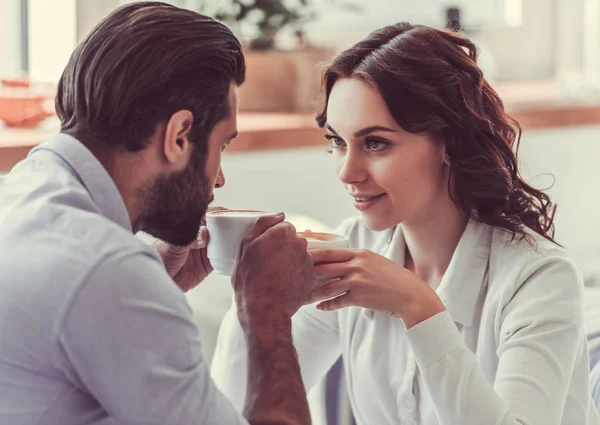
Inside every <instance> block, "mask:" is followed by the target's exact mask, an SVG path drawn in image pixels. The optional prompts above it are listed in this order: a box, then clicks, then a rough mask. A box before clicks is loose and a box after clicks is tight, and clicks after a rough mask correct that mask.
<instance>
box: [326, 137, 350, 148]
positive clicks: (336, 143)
mask: <svg viewBox="0 0 600 425" xmlns="http://www.w3.org/2000/svg"><path fill="white" fill-rule="evenodd" d="M325 138H326V139H327V140H329V141H330V142H331V147H332V148H334V149H337V148H341V147H344V146H346V142H344V141H343V140H342V139H341V138H339V137H338V136H335V135H333V134H326V135H325Z"/></svg>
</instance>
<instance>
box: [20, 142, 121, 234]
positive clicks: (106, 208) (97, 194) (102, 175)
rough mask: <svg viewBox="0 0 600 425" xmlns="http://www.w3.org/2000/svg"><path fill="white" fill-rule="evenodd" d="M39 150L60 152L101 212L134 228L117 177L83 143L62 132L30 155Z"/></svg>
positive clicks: (60, 155) (110, 218)
mask: <svg viewBox="0 0 600 425" xmlns="http://www.w3.org/2000/svg"><path fill="white" fill-rule="evenodd" d="M40 151H50V152H52V153H54V154H56V155H58V156H59V157H60V158H61V159H62V160H63V161H64V162H65V163H66V165H67V166H68V167H69V168H70V169H71V171H73V173H74V174H75V176H76V177H77V179H78V180H79V181H80V182H81V184H82V185H83V186H84V187H85V189H86V190H87V191H88V193H89V194H90V197H91V198H92V200H93V201H94V203H95V204H96V206H97V207H98V210H99V211H100V213H101V214H102V215H103V216H104V217H106V218H108V219H109V220H111V221H113V222H115V223H117V224H118V225H120V226H122V227H123V228H125V229H127V230H128V231H130V232H131V231H132V228H131V221H130V220H129V214H128V213H127V209H126V207H125V203H124V201H123V198H122V197H121V193H120V192H119V190H118V189H117V186H116V185H115V182H114V180H113V179H112V177H111V176H110V175H109V174H108V172H107V171H106V169H105V168H104V166H103V165H102V164H101V163H100V161H98V159H97V158H96V157H95V156H94V155H93V154H92V153H91V152H90V151H89V150H88V148H86V147H85V145H84V144H83V143H81V142H80V141H79V140H77V139H75V138H74V137H72V136H69V135H68V134H64V133H59V134H56V135H54V136H51V137H49V138H48V139H46V141H44V142H43V143H41V144H40V145H38V146H37V147H35V148H34V149H32V150H31V152H30V153H29V156H31V155H34V154H35V153H36V152H40Z"/></svg>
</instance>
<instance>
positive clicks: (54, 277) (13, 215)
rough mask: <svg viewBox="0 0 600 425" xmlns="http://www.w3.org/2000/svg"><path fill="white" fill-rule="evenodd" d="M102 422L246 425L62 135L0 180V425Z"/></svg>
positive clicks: (152, 264) (89, 167) (103, 184)
mask: <svg viewBox="0 0 600 425" xmlns="http://www.w3.org/2000/svg"><path fill="white" fill-rule="evenodd" d="M100 423H102V424H103V425H109V424H111V425H117V424H119V425H125V424H126V425H163V424H164V425H167V424H168V425H202V424H204V425H216V424H218V425H243V424H246V425H247V423H248V422H247V421H246V420H245V419H244V418H243V417H242V416H241V415H240V414H239V412H237V411H236V410H235V409H234V408H233V406H231V403H230V402H229V401H228V400H227V399H226V398H225V397H224V396H223V395H222V394H221V393H220V392H219V391H218V390H217V388H216V386H215V385H214V384H213V382H212V381H211V379H210V371H209V367H208V364H207V362H206V361H205V360H204V357H203V355H202V345H201V342H200V336H199V334H198V329H197V328H196V326H195V324H194V322H193V318H192V311H191V309H190V307H189V305H188V304H187V302H186V299H185V296H184V295H183V293H182V292H181V290H180V289H179V288H178V287H177V286H176V285H175V283H174V282H173V280H172V279H171V278H170V277H169V276H168V275H167V272H166V271H165V267H164V265H163V263H162V260H161V259H160V257H159V255H158V254H157V253H156V251H155V250H153V249H152V248H151V247H149V246H148V245H146V244H145V243H143V242H142V241H141V240H139V239H137V238H136V237H135V236H134V235H133V234H132V233H131V223H130V222H129V216H128V215H127V210H126V209H125V204H124V203H123V199H122V198H121V195H120V194H119V191H118V190H117V187H116V186H115V184H114V182H113V180H112V179H111V178H110V176H109V175H108V173H107V172H106V170H105V169H104V167H102V165H101V164H100V163H99V162H98V160H97V159H96V158H95V157H94V156H93V155H92V154H91V153H90V151H89V150H88V149H87V148H86V147H85V146H84V145H82V144H81V143H80V142H78V141H77V140H76V139H74V138H72V137H70V136H67V135H65V134H60V135H56V136H53V137H52V138H50V139H49V140H47V141H46V142H44V143H42V144H41V145H39V146H38V147H37V148H35V149H34V150H33V151H32V152H31V153H30V154H29V157H28V158H27V159H26V160H24V161H22V162H21V163H19V164H18V165H17V166H16V167H15V168H14V169H13V170H12V171H11V172H10V174H8V175H6V176H3V177H0V425H33V424H39V425H96V424H100Z"/></svg>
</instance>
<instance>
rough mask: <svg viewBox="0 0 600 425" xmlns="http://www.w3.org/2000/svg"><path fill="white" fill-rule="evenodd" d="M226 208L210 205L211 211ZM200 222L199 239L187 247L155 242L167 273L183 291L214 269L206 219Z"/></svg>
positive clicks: (192, 287) (192, 286)
mask: <svg viewBox="0 0 600 425" xmlns="http://www.w3.org/2000/svg"><path fill="white" fill-rule="evenodd" d="M225 209H226V208H223V207H208V211H209V212H210V211H221V210H225ZM200 224H201V227H200V235H199V236H198V240H196V241H195V242H193V243H191V244H190V245H188V246H186V247H180V246H173V245H170V244H168V243H165V242H162V241H158V242H156V243H155V244H154V247H155V248H156V250H157V251H158V254H159V255H160V256H161V257H162V259H163V262H164V263H165V268H166V269H167V273H168V274H169V276H171V279H173V280H174V281H175V283H176V284H177V286H179V287H180V288H181V290H182V291H183V292H187V291H189V290H190V289H194V288H195V287H196V286H198V284H199V283H200V282H202V281H203V280H204V279H206V277H207V276H208V275H209V274H210V273H211V272H212V271H213V268H212V266H211V264H210V261H209V260H208V256H207V254H206V247H207V246H208V229H207V228H206V219H205V218H203V219H202V222H201V223H200Z"/></svg>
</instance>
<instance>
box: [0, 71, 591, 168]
mask: <svg viewBox="0 0 600 425" xmlns="http://www.w3.org/2000/svg"><path fill="white" fill-rule="evenodd" d="M498 91H499V92H500V95H501V96H502V97H503V99H505V102H506V105H507V106H506V109H507V110H508V112H509V113H510V114H511V115H512V116H513V117H514V118H515V119H517V121H519V123H520V124H521V126H522V127H523V129H524V130H525V131H527V130H529V129H540V128H558V127H567V126H579V125H590V124H600V101H599V102H597V103H589V101H588V103H587V104H583V103H582V102H575V101H571V102H565V101H563V100H561V99H560V96H559V93H558V91H557V89H556V86H555V85H553V84H552V83H547V82H544V83H538V84H537V85H536V84H527V85H526V86H523V85H522V84H513V85H503V86H502V87H501V88H500V89H499V90H498ZM238 130H239V136H238V138H237V139H236V140H235V141H234V142H233V143H232V144H231V145H230V147H229V148H228V150H227V152H230V153H240V152H256V151H264V150H273V149H289V148H300V147H309V146H323V147H325V146H326V141H325V140H324V138H323V133H324V131H323V130H322V129H319V128H317V126H316V123H315V121H314V119H313V116H312V115H310V114H276V113H274V114H248V113H245V114H240V116H239V119H238ZM57 131H58V127H57V123H56V122H54V123H52V122H51V123H45V124H44V125H43V126H42V127H41V128H39V129H32V130H27V129H8V128H3V129H0V171H6V170H9V169H10V168H12V166H13V165H14V164H15V163H16V162H18V161H20V160H21V159H23V158H24V157H25V156H26V154H27V152H28V151H29V150H30V149H31V148H32V147H33V146H35V145H37V144H38V143H40V142H41V141H43V140H44V139H45V138H46V137H48V136H50V135H52V134H55V133H56V132H57Z"/></svg>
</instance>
